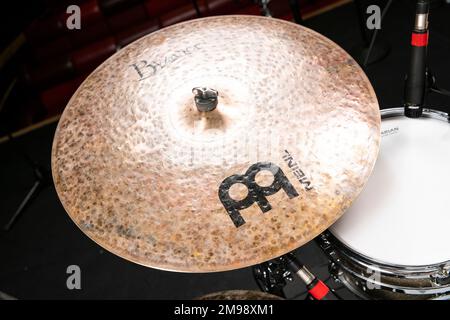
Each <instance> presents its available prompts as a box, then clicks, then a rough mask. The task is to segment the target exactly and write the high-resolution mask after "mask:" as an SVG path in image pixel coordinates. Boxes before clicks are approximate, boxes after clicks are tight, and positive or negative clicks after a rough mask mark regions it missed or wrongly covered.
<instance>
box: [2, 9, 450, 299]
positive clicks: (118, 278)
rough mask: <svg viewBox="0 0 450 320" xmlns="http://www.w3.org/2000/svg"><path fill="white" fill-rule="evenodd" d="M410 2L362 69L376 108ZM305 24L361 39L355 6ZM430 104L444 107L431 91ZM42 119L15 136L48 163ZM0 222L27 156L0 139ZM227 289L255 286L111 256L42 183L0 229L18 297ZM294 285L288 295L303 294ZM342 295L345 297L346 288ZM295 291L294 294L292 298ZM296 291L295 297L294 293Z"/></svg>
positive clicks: (306, 253)
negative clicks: (386, 48)
mask: <svg viewBox="0 0 450 320" xmlns="http://www.w3.org/2000/svg"><path fill="white" fill-rule="evenodd" d="M412 3H413V1H404V0H396V1H394V3H393V5H392V8H391V10H390V11H389V13H388V15H387V17H386V20H385V22H384V24H383V25H382V32H381V35H382V36H383V37H384V38H385V39H386V40H387V41H388V42H389V43H390V44H391V46H392V49H391V52H390V54H389V56H388V57H387V58H386V59H385V60H383V61H382V62H381V63H378V64H375V65H373V66H371V67H369V68H368V69H367V73H368V75H369V78H370V80H371V81H372V84H373V86H374V88H375V91H376V93H377V95H378V98H379V102H380V106H381V107H382V108H385V107H393V106H401V101H402V91H403V79H404V75H405V71H406V69H407V61H408V57H409V46H408V45H409V41H410V29H411V26H412V23H413V18H414V15H413V11H414V9H413V5H412ZM449 16H450V5H445V6H443V7H440V8H439V9H437V10H432V13H431V17H430V19H431V32H430V33H431V35H430V42H431V43H430V47H429V57H430V63H429V64H430V67H431V70H433V72H434V73H435V75H436V76H437V79H438V82H439V84H440V86H442V87H444V88H450V64H449V59H448V57H449V56H450V21H449V19H448V17H449ZM306 24H307V26H308V27H310V28H312V29H314V30H317V31H318V32H320V33H322V34H324V35H326V36H328V37H329V38H331V39H332V40H334V41H335V42H337V43H338V44H340V45H341V46H342V47H344V48H345V49H347V50H349V51H350V50H351V49H352V48H354V47H356V46H358V45H359V43H360V33H359V30H358V26H357V19H356V16H355V11H354V5H353V4H352V3H351V4H348V5H345V6H343V7H340V8H338V9H336V10H333V11H331V12H328V13H326V14H323V15H321V16H318V17H316V18H313V19H311V20H308V21H307V22H306ZM429 103H430V105H432V106H442V105H445V104H447V105H450V99H446V98H442V97H436V96H433V97H431V98H430V99H429ZM55 126H56V124H54V125H49V126H46V127H44V128H41V129H39V130H36V131H33V132H32V133H29V134H27V135H25V136H23V137H21V138H19V139H18V140H17V141H16V144H17V148H18V149H20V150H23V151H24V152H25V153H26V154H28V155H29V156H30V157H31V158H32V159H34V160H35V161H37V162H40V163H43V164H45V165H46V166H47V168H50V150H51V144H52V139H53V133H54V130H55ZM0 161H1V166H0V172H1V180H0V181H1V186H0V188H1V189H0V192H1V202H0V210H1V211H0V223H2V224H4V223H5V222H6V221H7V219H8V217H9V216H10V215H11V214H12V212H13V211H14V209H15V206H16V205H17V204H18V203H19V202H20V200H21V197H22V196H23V195H24V194H25V193H26V192H27V190H28V188H30V187H31V185H32V183H33V173H32V171H31V169H30V168H29V166H27V164H26V162H25V161H24V160H22V158H21V157H20V156H19V155H18V154H17V153H14V152H13V148H12V145H11V144H10V143H3V144H1V145H0ZM298 252H299V254H300V255H301V256H302V259H303V260H304V261H305V262H306V263H308V264H310V265H311V266H312V267H313V268H312V269H313V270H314V271H316V272H318V273H319V274H320V275H321V276H322V277H323V278H327V277H328V275H327V267H326V258H325V257H324V256H323V254H322V252H321V251H320V250H319V249H318V247H317V246H316V245H315V244H309V245H307V246H305V247H303V248H301V249H300V250H299V251H298ZM73 264H75V265H79V266H80V267H81V271H82V289H81V290H68V289H67V287H66V279H67V276H68V275H67V274H66V268H67V266H69V265H73ZM227 289H257V286H256V283H255V282H254V280H253V278H252V272H251V269H250V268H246V269H241V270H236V271H231V272H222V273H213V274H181V273H172V272H163V271H158V270H153V269H148V268H145V267H142V266H139V265H136V264H133V263H130V262H127V261H125V260H123V259H121V258H119V257H117V256H115V255H113V254H110V253H108V252H106V251H105V250H103V249H102V248H101V247H99V246H98V245H96V244H95V243H94V242H92V241H91V240H90V239H88V238H87V237H86V236H85V235H84V234H83V233H82V232H81V231H80V230H79V229H78V228H77V227H76V226H75V225H74V224H73V223H72V221H71V220H70V218H69V217H68V215H67V214H66V213H65V211H64V209H63V208H62V206H61V204H60V202H59V200H58V198H57V195H56V193H55V190H54V188H53V187H52V186H49V187H48V188H46V189H44V190H43V191H42V192H41V193H40V195H39V196H38V197H37V198H36V199H35V201H34V202H33V203H32V205H31V206H30V207H29V208H28V209H27V210H26V212H25V213H24V214H23V216H22V217H21V218H20V219H19V220H18V222H17V224H16V225H15V226H14V227H13V229H12V230H11V231H10V232H2V233H0V291H3V292H5V293H7V294H9V295H12V296H15V297H17V298H19V299H50V298H62V299H101V298H108V299H183V298H187V299H190V298H194V297H198V296H201V295H203V294H206V293H210V292H215V291H220V290H227ZM303 290H304V287H303V286H302V285H301V284H295V285H292V286H290V287H289V288H288V290H287V291H288V296H290V297H293V296H296V295H298V294H299V293H301V292H303ZM343 295H346V296H348V297H349V298H350V297H352V296H351V295H348V294H347V293H345V292H344V293H343ZM298 297H300V296H298ZM298 297H297V298H298Z"/></svg>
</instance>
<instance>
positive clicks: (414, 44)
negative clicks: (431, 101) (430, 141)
mask: <svg viewBox="0 0 450 320" xmlns="http://www.w3.org/2000/svg"><path fill="white" fill-rule="evenodd" d="M429 7H430V5H429V1H427V0H419V1H417V6H416V19H415V23H414V30H413V33H412V38H411V60H410V65H409V70H408V74H407V76H406V81H405V91H404V107H405V115H406V116H407V117H410V118H418V117H420V116H421V115H422V109H423V105H424V100H425V93H426V89H427V46H428V13H429Z"/></svg>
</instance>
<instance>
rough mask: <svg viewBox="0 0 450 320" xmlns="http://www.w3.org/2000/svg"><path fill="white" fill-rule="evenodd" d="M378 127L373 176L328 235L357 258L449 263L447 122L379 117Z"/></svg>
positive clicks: (449, 134) (449, 130)
mask: <svg viewBox="0 0 450 320" xmlns="http://www.w3.org/2000/svg"><path fill="white" fill-rule="evenodd" d="M444 120H445V119H444ZM381 128H382V129H381V130H382V131H381V132H382V141H381V147H380V154H379V157H378V160H377V163H376V165H375V169H374V171H373V174H372V176H371V178H370V180H369V182H368V183H367V185H366V187H365V189H364V191H363V192H362V194H361V195H360V197H359V198H358V199H357V200H356V201H355V203H354V205H353V206H352V207H351V208H350V209H349V210H348V211H347V212H346V213H345V214H344V216H343V217H342V218H341V219H340V220H338V221H337V222H336V224H334V225H333V226H332V227H331V229H330V231H331V232H332V234H333V235H334V236H335V237H336V238H337V239H339V240H340V241H342V242H343V243H344V244H345V245H346V246H348V247H350V248H351V249H352V250H354V251H356V252H358V253H359V254H361V255H364V256H366V257H369V258H371V259H373V260H376V261H379V262H383V263H387V264H391V265H405V266H422V265H430V264H436V263H442V262H445V261H448V260H450V124H449V123H448V122H446V121H442V120H437V119H433V118H428V117H426V118H420V119H409V118H406V117H403V116H398V117H393V118H387V119H383V121H382V124H381Z"/></svg>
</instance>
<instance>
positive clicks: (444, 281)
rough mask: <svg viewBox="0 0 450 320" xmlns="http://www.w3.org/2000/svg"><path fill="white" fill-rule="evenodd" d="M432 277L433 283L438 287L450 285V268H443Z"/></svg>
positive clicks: (445, 266)
mask: <svg viewBox="0 0 450 320" xmlns="http://www.w3.org/2000/svg"><path fill="white" fill-rule="evenodd" d="M431 277H432V279H433V282H434V283H435V284H436V285H438V286H442V285H448V284H450V266H449V265H444V266H441V267H440V268H439V271H438V272H437V273H436V274H434V275H432V276H431Z"/></svg>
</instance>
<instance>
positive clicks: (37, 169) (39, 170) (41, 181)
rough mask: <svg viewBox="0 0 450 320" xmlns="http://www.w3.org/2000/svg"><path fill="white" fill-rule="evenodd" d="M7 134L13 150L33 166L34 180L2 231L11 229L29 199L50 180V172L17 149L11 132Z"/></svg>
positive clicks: (28, 202)
mask: <svg viewBox="0 0 450 320" xmlns="http://www.w3.org/2000/svg"><path fill="white" fill-rule="evenodd" d="M8 136H9V143H11V144H13V148H14V149H15V150H14V151H15V152H16V153H17V154H19V155H20V156H22V157H23V158H24V159H25V161H26V162H27V163H28V165H29V166H31V167H32V168H33V171H34V176H35V180H34V183H33V185H32V187H31V188H30V190H29V191H28V192H27V194H26V195H25V197H24V198H23V200H22V202H21V203H20V205H19V206H18V207H17V209H16V211H15V212H14V213H13V215H12V216H11V218H10V219H9V221H8V222H7V223H6V224H5V225H4V226H3V231H9V230H11V228H12V227H13V225H14V224H15V222H16V221H17V219H18V218H19V216H20V215H21V214H22V213H23V212H24V210H25V209H26V207H27V206H28V205H29V204H30V203H31V201H33V199H34V198H35V197H36V196H37V194H38V193H39V192H40V191H41V190H42V188H43V187H45V186H47V185H48V184H49V183H50V181H51V178H50V172H49V171H48V170H47V169H46V168H44V167H43V166H41V165H38V164H36V163H35V162H34V161H33V160H32V159H30V158H29V157H28V156H27V155H26V154H25V153H24V152H22V151H21V150H18V149H17V147H16V146H15V145H14V143H15V141H14V139H15V138H13V136H12V135H11V134H9V135H8Z"/></svg>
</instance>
